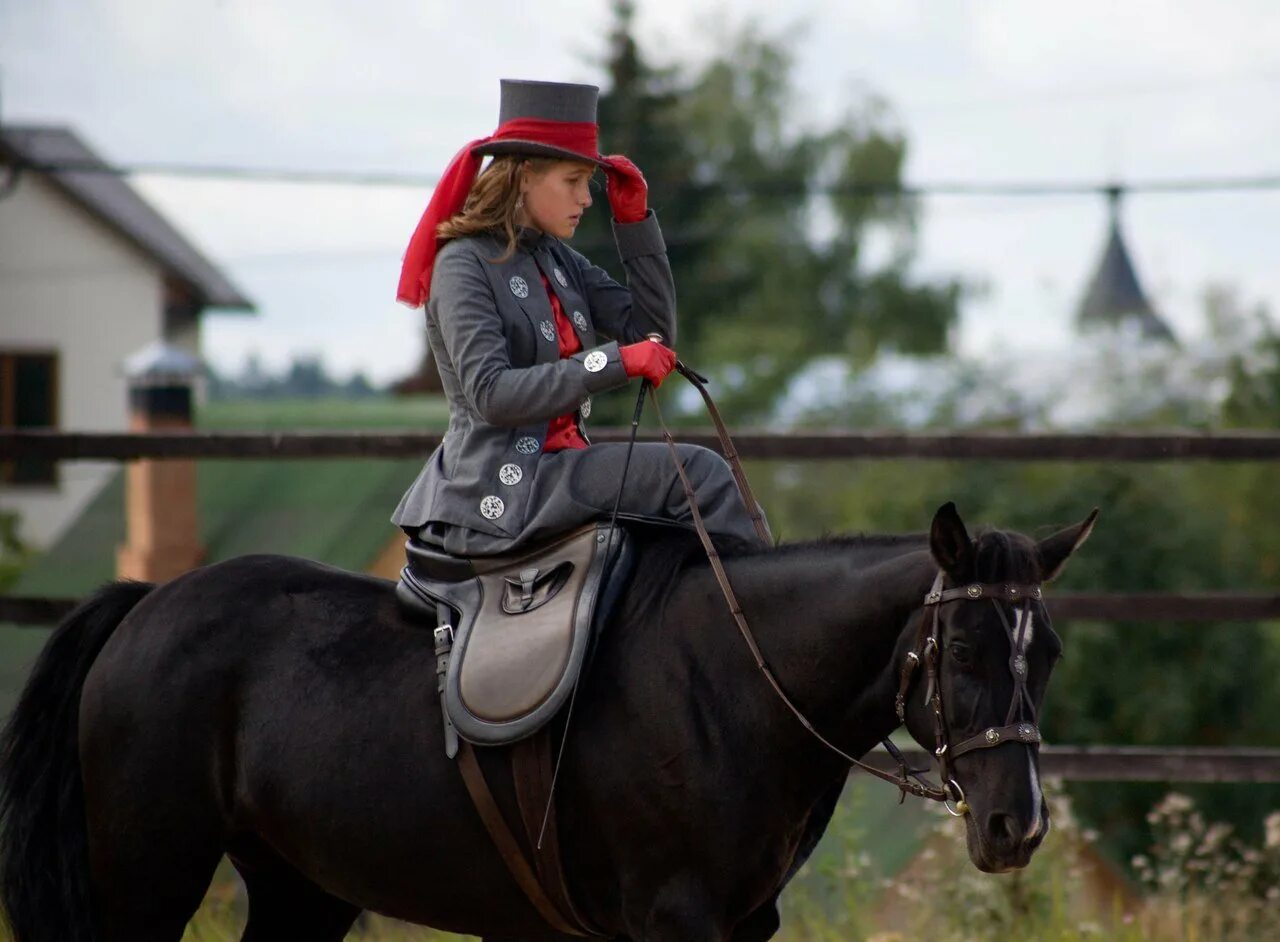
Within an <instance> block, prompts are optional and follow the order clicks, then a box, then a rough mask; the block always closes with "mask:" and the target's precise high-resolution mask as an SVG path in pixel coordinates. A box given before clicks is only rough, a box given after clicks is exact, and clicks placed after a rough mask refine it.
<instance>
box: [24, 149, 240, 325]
mask: <svg viewBox="0 0 1280 942" xmlns="http://www.w3.org/2000/svg"><path fill="white" fill-rule="evenodd" d="M0 157H5V158H8V159H9V160H12V161H16V162H18V163H19V165H23V164H25V165H28V166H29V167H30V168H31V169H32V170H34V171H36V172H39V173H43V174H45V175H46V176H47V178H48V179H49V180H50V181H51V182H52V183H53V184H54V185H55V186H57V187H58V188H59V189H60V190H62V192H63V193H65V194H66V195H67V196H68V197H70V198H71V199H72V200H73V201H75V202H76V203H78V204H79V205H80V206H82V207H83V208H84V209H86V210H87V211H88V212H90V213H91V214H92V215H94V216H95V217H97V218H98V219H100V220H102V222H104V223H106V224H107V225H108V226H109V227H111V228H112V229H114V230H115V231H116V232H117V233H119V234H120V235H121V236H123V237H124V238H125V239H127V240H128V241H129V242H131V243H133V244H134V245H135V246H137V247H138V248H139V249H140V250H142V251H143V252H144V253H145V254H147V255H149V256H150V257H151V258H153V259H155V261H156V262H157V263H158V264H159V265H160V267H161V268H163V269H164V270H165V271H166V272H167V273H168V274H170V275H172V276H173V277H175V278H177V279H179V280H181V281H183V282H185V283H186V284H188V285H190V286H191V288H192V289H193V290H194V291H195V293H196V295H197V297H198V298H199V299H200V301H201V303H202V305H203V306H206V307H216V308H229V309H233V310H247V311H252V310H253V309H254V305H253V302H251V301H250V300H248V299H247V298H246V297H245V295H244V293H243V292H241V291H240V289H239V288H237V287H236V286H235V285H234V284H232V282H231V281H230V279H229V278H227V276H226V275H225V274H223V273H222V272H221V271H219V270H218V268H217V267H216V266H215V265H214V264H213V263H212V262H210V261H209V260H208V259H207V258H205V257H204V256H203V255H201V254H200V252H199V251H198V250H197V249H196V248H195V247H194V246H193V245H192V244H191V243H190V242H188V241H187V240H186V239H185V238H184V237H183V236H182V235H181V234H180V233H179V232H178V230H177V229H175V228H174V227H173V226H171V225H170V224H169V223H168V222H167V221H166V220H165V219H164V217H163V216H161V215H160V214H159V213H157V212H156V211H155V210H154V209H152V208H151V207H150V206H149V205H148V204H147V203H146V202H145V201H143V199H142V197H141V196H139V195H138V194H137V192H136V191H135V190H134V189H133V187H131V186H130V185H129V184H128V183H127V182H126V181H125V179H124V178H123V177H122V176H120V175H119V174H118V173H114V172H110V170H109V166H110V165H109V164H107V163H106V162H105V161H104V160H103V159H102V158H101V157H99V156H98V155H97V154H95V153H94V152H93V151H92V150H90V149H89V147H88V146H87V145H85V143H84V142H83V141H81V140H80V138H78V137H77V136H76V135H75V133H74V132H72V131H71V130H69V129H68V128H64V127H53V126H42V125H5V126H0ZM59 165H71V166H75V167H83V168H87V169H84V170H62V169H57V167H58V166H59ZM46 168H49V169H46Z"/></svg>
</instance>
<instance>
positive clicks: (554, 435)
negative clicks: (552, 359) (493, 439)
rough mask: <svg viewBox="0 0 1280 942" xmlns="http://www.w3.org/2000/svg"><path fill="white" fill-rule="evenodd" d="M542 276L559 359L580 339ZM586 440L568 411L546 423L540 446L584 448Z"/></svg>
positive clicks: (573, 350)
mask: <svg viewBox="0 0 1280 942" xmlns="http://www.w3.org/2000/svg"><path fill="white" fill-rule="evenodd" d="M538 274H539V275H540V276H541V277H542V287H543V290H545V291H546V292H547V297H548V298H549V299H550V300H551V311H552V313H553V314H555V318H556V341H557V343H558V344H559V346H560V359H562V360H563V359H564V358H565V357H570V356H573V355H574V354H575V353H577V352H578V351H579V350H581V349H582V341H580V340H579V339H578V335H577V334H576V333H574V330H573V325H572V324H571V323H569V318H567V317H565V313H564V308H563V307H561V306H560V299H559V298H558V297H556V293H555V292H554V291H552V290H551V282H549V281H548V280H547V276H546V275H543V274H542V273H541V272H539V273H538ZM586 447H587V443H586V440H585V439H583V437H582V433H581V432H579V431H578V423H577V422H576V421H575V420H574V413H572V412H569V413H567V414H565V415H558V416H556V417H555V418H554V419H552V420H551V421H550V422H549V423H548V424H547V440H546V444H544V445H543V446H542V450H543V451H562V450H564V449H565V448H586Z"/></svg>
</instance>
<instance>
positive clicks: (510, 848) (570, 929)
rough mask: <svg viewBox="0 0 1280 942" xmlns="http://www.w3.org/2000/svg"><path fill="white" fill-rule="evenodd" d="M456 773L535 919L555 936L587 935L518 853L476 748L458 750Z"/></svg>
mask: <svg viewBox="0 0 1280 942" xmlns="http://www.w3.org/2000/svg"><path fill="white" fill-rule="evenodd" d="M458 769H459V771H460V772H461V773H462V781H463V782H464V783H465V784H466V786H467V791H468V792H469V793H470V795H471V802H472V804H474V805H475V807H476V811H477V812H479V814H480V820H481V821H482V822H484V827H485V830H486V831H488V832H489V837H490V838H491V839H492V840H493V843H494V846H495V847H497V848H498V853H499V854H500V855H501V857H502V862H503V863H504V864H506V866H507V870H508V871H509V872H510V873H511V876H512V877H514V878H515V881H516V884H517V885H518V886H519V887H520V889H521V891H522V892H523V893H524V895H525V896H526V897H528V899H529V902H530V903H532V904H533V907H534V909H536V910H537V911H538V915H540V916H541V917H542V918H543V919H545V920H546V922H547V924H548V925H550V926H551V927H552V928H553V929H555V930H556V931H557V932H563V933H565V934H566V935H575V936H586V935H588V933H586V932H584V931H583V930H581V929H579V928H577V927H575V926H573V925H571V924H570V923H569V920H568V919H567V918H566V917H565V916H564V915H562V914H561V913H560V912H559V910H557V909H556V907H555V905H554V904H553V903H552V902H551V900H550V899H549V898H548V897H547V894H546V892H545V891H544V890H543V888H542V884H540V883H539V882H538V878H537V876H536V875H535V874H534V872H533V868H532V867H530V866H529V862H528V861H527V860H526V859H525V857H524V853H523V852H522V851H521V850H520V845H519V844H518V843H517V842H516V838H515V835H514V834H512V833H511V828H509V827H508V826H507V822H506V819H505V818H503V816H502V812H501V811H500V810H499V809H498V803H497V802H496V801H495V800H494V798H493V792H491V791H490V790H489V783H488V782H486V781H485V778H484V772H482V771H481V769H480V763H479V762H478V761H477V760H476V754H475V748H474V747H473V746H472V745H471V744H470V743H469V742H466V741H465V740H464V741H463V742H462V743H461V745H460V748H459V749H458Z"/></svg>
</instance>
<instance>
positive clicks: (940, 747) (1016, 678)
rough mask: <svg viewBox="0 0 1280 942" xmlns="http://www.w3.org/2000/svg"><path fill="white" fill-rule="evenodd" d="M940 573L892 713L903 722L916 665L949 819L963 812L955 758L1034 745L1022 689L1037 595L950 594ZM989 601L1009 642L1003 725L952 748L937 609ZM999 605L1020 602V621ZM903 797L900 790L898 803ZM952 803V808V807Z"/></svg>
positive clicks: (976, 589)
mask: <svg viewBox="0 0 1280 942" xmlns="http://www.w3.org/2000/svg"><path fill="white" fill-rule="evenodd" d="M942 581H943V573H942V572H941V571H939V572H938V575H937V577H936V578H935V579H934V580H933V587H932V588H931V589H930V590H929V594H928V595H926V596H925V597H924V605H925V608H927V609H931V610H932V611H930V612H929V614H928V615H926V616H925V617H924V618H922V619H921V620H920V631H919V633H918V634H917V636H916V643H915V646H914V648H913V649H912V650H911V651H908V652H907V656H906V658H905V659H904V660H903V662H902V671H901V673H900V674H899V676H898V694H897V696H895V697H894V702H893V705H894V709H895V710H896V712H897V714H898V722H900V723H905V722H906V720H907V696H908V695H909V694H910V693H911V686H912V682H913V681H914V680H915V676H916V671H917V670H918V669H919V667H920V664H921V662H923V663H924V669H925V701H926V702H927V703H928V704H929V709H930V710H931V711H932V713H933V735H934V740H935V742H936V746H935V747H934V750H933V756H934V758H935V759H936V760H937V762H938V774H939V776H940V777H941V778H942V782H943V789H942V790H944V791H946V792H950V793H951V795H950V796H949V799H944V803H945V804H946V806H947V810H948V811H950V812H951V813H952V814H954V815H957V816H958V815H962V814H964V813H965V812H966V811H967V810H968V805H967V804H966V803H965V800H964V792H963V791H961V789H960V786H959V784H957V782H956V780H955V777H954V776H953V775H952V774H951V762H952V761H953V760H954V759H956V758H957V757H959V756H962V755H964V754H965V753H968V752H973V751H975V750H977V749H994V748H995V747H996V746H1002V745H1004V744H1005V743H1007V742H1021V743H1026V744H1027V745H1029V746H1030V745H1034V744H1037V743H1039V742H1040V728H1039V727H1038V726H1037V725H1036V707H1035V703H1034V702H1032V699H1031V693H1030V691H1028V690H1027V670H1028V663H1027V646H1028V644H1029V643H1030V641H1031V635H1030V631H1029V630H1028V627H1029V625H1030V624H1031V602H1032V601H1033V600H1038V599H1040V598H1042V597H1043V594H1044V593H1043V590H1042V589H1041V587H1040V586H1039V585H1038V584H1036V585H1016V584H1011V583H999V584H988V583H981V582H975V583H971V584H969V585H965V586H959V587H956V588H952V589H944V588H943V587H942ZM983 599H990V600H991V604H992V605H993V606H994V607H995V610H996V613H997V614H998V615H999V616H1000V621H1001V623H1003V625H1004V629H1005V633H1006V634H1007V635H1008V638H1009V673H1011V674H1012V675H1013V696H1012V697H1011V698H1010V699H1009V711H1008V713H1007V714H1006V715H1005V718H1004V722H1005V725H1004V726H992V727H989V728H987V729H985V730H983V731H982V732H981V733H978V734H977V735H976V736H971V737H969V738H968V739H966V740H964V741H963V742H961V743H960V744H958V745H956V746H952V745H951V738H950V735H949V733H948V730H947V722H946V718H945V716H944V714H943V706H942V684H941V683H940V682H939V679H938V657H939V651H940V650H941V640H940V635H941V627H942V606H943V605H945V604H946V603H947V602H980V601H982V600H983ZM1001 601H1008V602H1011V603H1013V604H1015V605H1017V604H1019V603H1021V605H1022V617H1021V618H1020V619H1018V620H1017V621H1016V622H1015V623H1014V624H1010V623H1009V618H1008V616H1007V615H1005V612H1004V608H1003V607H1002V606H1001V604H1000V602H1001ZM884 744H885V746H886V747H887V748H888V749H889V752H890V753H891V754H892V755H893V756H894V758H895V759H897V761H898V765H899V768H900V771H901V773H902V776H903V777H904V778H905V777H906V775H907V774H911V775H912V776H913V777H916V778H917V780H919V778H918V776H916V774H915V773H909V772H908V770H907V767H906V761H905V760H904V759H903V757H902V753H900V752H899V751H898V750H897V748H896V747H894V746H892V745H891V744H890V743H889V741H888V740H885V743H884ZM905 797H906V790H904V791H903V792H902V798H905ZM953 801H954V805H955V806H954V807H952V803H953Z"/></svg>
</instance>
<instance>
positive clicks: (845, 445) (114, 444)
mask: <svg viewBox="0 0 1280 942" xmlns="http://www.w3.org/2000/svg"><path fill="white" fill-rule="evenodd" d="M628 434H629V430H628V429H624V428H597V429H593V430H592V432H591V437H592V439H593V440H595V441H601V442H612V441H626V439H627V436H628ZM441 435H442V433H440V432H408V431H406V432H349V431H344V432H203V431H191V432H163V433H160V432H133V433H114V432H63V431H54V430H29V431H3V432H0V460H11V459H13V458H18V457H24V458H42V459H46V460H63V461H76V460H87V459H93V460H103V459H107V460H119V461H128V460H134V459H137V458H406V457H422V456H424V455H425V454H427V453H428V452H430V451H431V450H432V449H433V448H435V447H436V445H438V444H440V439H441ZM679 437H680V440H681V441H686V442H689V443H691V444H697V445H706V446H707V447H710V448H718V447H719V446H718V442H717V440H716V437H715V434H714V433H713V432H712V431H710V430H708V429H681V430H680V432H679ZM641 440H642V441H656V440H658V439H657V438H656V437H655V436H654V435H652V434H649V433H644V434H642V435H641ZM733 440H734V443H735V445H737V448H738V452H739V453H740V454H741V455H742V457H744V458H760V459H769V458H772V459H806V460H819V459H831V460H835V459H847V458H935V459H970V460H971V459H985V460H998V461H1187V460H1210V461H1258V460H1276V459H1280V433H1278V432H1259V431H1248V432H1216V433H1213V434H1207V433H1204V434H1202V433H1197V432H1189V431H1185V430H1178V431H1171V432H1159V433H1146V432H1140V433H1134V432H1126V433H1115V434H1106V435H1093V434H1089V435H1058V434H1024V433H1019V432H1011V433H1003V432H1001V433H996V432H983V433H975V434H965V435H927V434H915V433H911V434H907V433H901V432H847V431H838V432H795V433H792V432H786V433H782V432H768V431H761V430H756V429H747V430H745V431H742V432H738V433H735V434H734V436H733Z"/></svg>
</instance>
